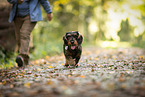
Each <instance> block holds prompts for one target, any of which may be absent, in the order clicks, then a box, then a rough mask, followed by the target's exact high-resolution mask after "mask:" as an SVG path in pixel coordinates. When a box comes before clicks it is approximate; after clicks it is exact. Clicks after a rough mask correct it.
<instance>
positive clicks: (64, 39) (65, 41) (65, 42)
mask: <svg viewBox="0 0 145 97" xmlns="http://www.w3.org/2000/svg"><path fill="white" fill-rule="evenodd" d="M63 41H64V44H66V45H67V44H68V42H67V38H66V35H64V36H63Z"/></svg>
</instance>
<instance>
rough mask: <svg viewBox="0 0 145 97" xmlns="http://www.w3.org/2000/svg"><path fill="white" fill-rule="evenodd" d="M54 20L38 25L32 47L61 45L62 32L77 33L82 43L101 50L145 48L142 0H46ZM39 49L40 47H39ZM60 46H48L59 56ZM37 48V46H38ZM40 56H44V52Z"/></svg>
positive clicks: (144, 15)
mask: <svg viewBox="0 0 145 97" xmlns="http://www.w3.org/2000/svg"><path fill="white" fill-rule="evenodd" d="M49 1H50V3H51V5H52V9H53V15H54V18H53V20H52V21H51V22H48V21H45V20H46V13H45V11H43V16H44V18H45V20H44V21H42V22H39V23H38V24H37V26H36V27H35V30H34V31H33V39H34V45H37V44H38V43H39V42H40V44H42V43H46V45H45V46H46V47H45V48H46V49H48V47H49V44H50V43H52V42H53V43H54V44H57V43H59V42H61V43H62V36H63V35H64V33H65V32H68V31H76V30H78V31H79V32H80V33H82V34H83V36H84V39H85V41H84V42H85V44H90V43H92V44H97V45H99V46H101V47H105V48H106V47H113V48H114V47H130V46H140V47H143V48H145V0H49ZM39 46H40V45H39ZM60 47H61V45H59V44H58V45H56V46H55V47H54V46H52V48H51V47H50V48H49V49H50V50H48V51H51V49H52V50H55V51H56V52H58V53H60V52H61V51H62V49H59V48H60ZM39 48H40V47H39ZM43 54H44V55H45V54H47V53H44V51H43Z"/></svg>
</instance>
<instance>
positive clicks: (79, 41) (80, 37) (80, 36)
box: [77, 33, 83, 44]
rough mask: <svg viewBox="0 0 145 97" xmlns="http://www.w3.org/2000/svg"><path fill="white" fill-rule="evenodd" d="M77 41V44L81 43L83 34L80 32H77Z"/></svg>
mask: <svg viewBox="0 0 145 97" xmlns="http://www.w3.org/2000/svg"><path fill="white" fill-rule="evenodd" d="M77 42H78V44H82V42H83V36H82V35H81V34H80V33H79V36H78V39H77Z"/></svg>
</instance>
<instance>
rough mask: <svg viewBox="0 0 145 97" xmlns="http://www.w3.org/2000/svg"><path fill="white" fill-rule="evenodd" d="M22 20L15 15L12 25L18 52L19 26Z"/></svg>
mask: <svg viewBox="0 0 145 97" xmlns="http://www.w3.org/2000/svg"><path fill="white" fill-rule="evenodd" d="M22 24H23V21H22V19H21V18H19V17H16V18H15V19H14V27H15V37H16V49H17V51H16V52H19V48H20V28H21V27H22Z"/></svg>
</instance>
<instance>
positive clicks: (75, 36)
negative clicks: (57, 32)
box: [63, 31, 83, 50]
mask: <svg viewBox="0 0 145 97" xmlns="http://www.w3.org/2000/svg"><path fill="white" fill-rule="evenodd" d="M63 40H64V44H65V45H67V46H68V47H69V48H70V49H71V50H75V49H76V48H77V47H78V45H80V44H81V43H82V41H83V37H82V35H81V34H80V33H79V32H78V31H72V32H66V34H65V35H64V37H63Z"/></svg>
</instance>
